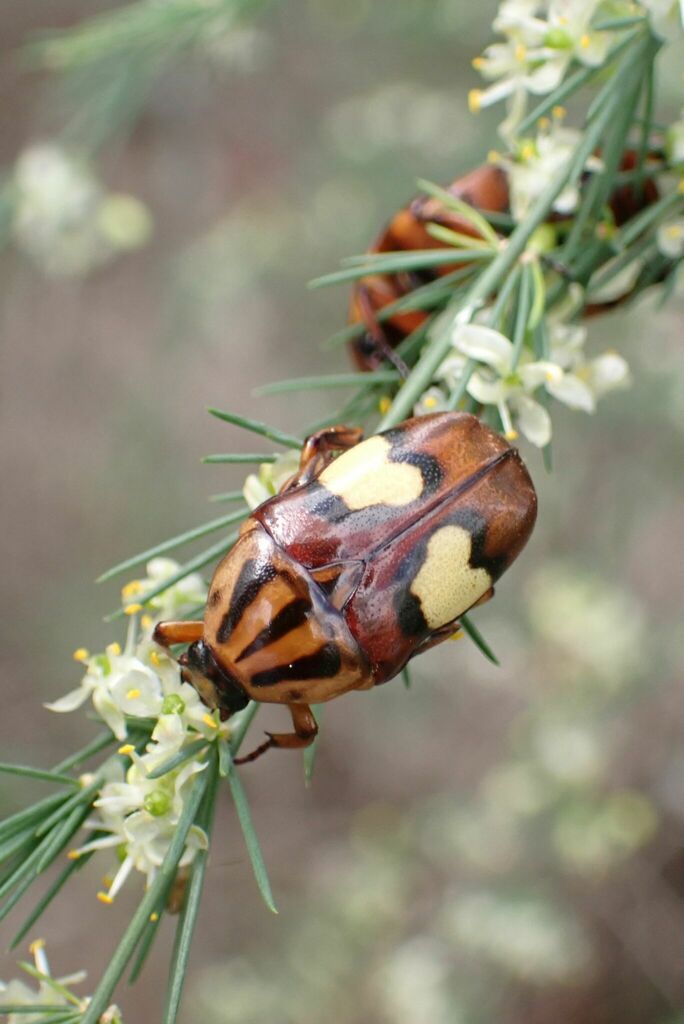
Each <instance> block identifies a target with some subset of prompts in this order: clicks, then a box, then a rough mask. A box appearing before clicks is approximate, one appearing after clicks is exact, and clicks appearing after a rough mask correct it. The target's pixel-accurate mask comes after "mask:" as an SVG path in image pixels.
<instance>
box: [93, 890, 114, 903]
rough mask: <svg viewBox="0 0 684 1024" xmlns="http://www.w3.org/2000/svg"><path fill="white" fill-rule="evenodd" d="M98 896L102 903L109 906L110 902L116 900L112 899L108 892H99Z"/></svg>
mask: <svg viewBox="0 0 684 1024" xmlns="http://www.w3.org/2000/svg"><path fill="white" fill-rule="evenodd" d="M97 898H98V900H99V901H100V903H106V904H107V906H109V904H110V903H113V902H114V900H113V899H112V897H111V896H110V895H109V893H108V892H98V894H97Z"/></svg>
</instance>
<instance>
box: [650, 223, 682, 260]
mask: <svg viewBox="0 0 684 1024" xmlns="http://www.w3.org/2000/svg"><path fill="white" fill-rule="evenodd" d="M656 243H657V245H658V250H659V251H660V252H661V253H662V254H663V256H667V258H668V259H670V260H679V259H681V258H682V256H684V217H678V218H677V219H676V220H670V221H667V223H666V224H661V225H660V226H659V227H658V232H657V234H656Z"/></svg>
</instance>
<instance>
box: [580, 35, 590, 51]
mask: <svg viewBox="0 0 684 1024" xmlns="http://www.w3.org/2000/svg"><path fill="white" fill-rule="evenodd" d="M580 46H581V47H582V49H583V50H588V49H589V47H590V46H591V36H588V35H587V33H586V32H585V33H584V35H583V36H582V37H581V39H580Z"/></svg>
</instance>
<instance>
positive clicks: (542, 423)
mask: <svg viewBox="0 0 684 1024" xmlns="http://www.w3.org/2000/svg"><path fill="white" fill-rule="evenodd" d="M453 344H454V348H456V350H457V351H459V352H461V353H463V355H466V356H468V357H469V358H470V359H475V360H477V362H479V363H482V364H484V366H483V369H482V370H475V372H474V373H473V374H472V376H471V378H470V380H469V381H468V393H469V394H470V395H472V397H473V398H474V399H475V400H476V401H477V402H481V403H482V404H483V405H494V406H496V408H497V409H498V411H499V415H500V417H501V422H502V424H503V428H504V431H505V434H506V437H507V438H508V439H509V440H514V439H515V438H516V437H517V431H516V430H515V429H514V426H513V419H515V421H516V423H517V426H518V427H519V428H520V430H521V431H522V433H523V434H524V435H525V437H526V438H527V439H528V441H531V442H532V444H534V445H537V447H539V448H543V447H544V445H546V444H548V443H549V441H550V440H551V418H550V417H549V414H548V412H547V411H546V409H545V408H544V406H543V405H541V404H540V403H539V402H537V401H536V400H535V399H534V398H532V397H531V395H532V393H533V392H535V391H536V390H537V388H539V386H540V385H542V384H547V385H548V383H549V382H551V381H556V380H560V379H561V378H562V376H563V371H562V370H561V368H560V367H559V366H556V365H555V364H554V363H550V362H543V361H539V362H531V361H525V360H526V359H527V357H526V356H525V359H522V358H521V360H520V363H519V364H518V366H517V367H515V368H514V366H513V359H514V349H513V344H512V342H511V341H510V340H509V339H508V338H506V337H505V336H504V335H503V334H500V333H499V331H495V330H493V329H492V328H491V327H483V326H481V325H479V324H462V325H459V326H458V327H457V328H456V330H455V332H454V337H453Z"/></svg>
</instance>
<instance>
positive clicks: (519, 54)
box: [515, 43, 527, 61]
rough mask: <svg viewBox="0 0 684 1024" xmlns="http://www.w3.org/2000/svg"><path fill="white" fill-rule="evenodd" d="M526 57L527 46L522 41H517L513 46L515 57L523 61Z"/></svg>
mask: <svg viewBox="0 0 684 1024" xmlns="http://www.w3.org/2000/svg"><path fill="white" fill-rule="evenodd" d="M526 57H527V48H526V47H525V46H523V44H522V43H518V45H517V46H516V48H515V59H516V60H520V61H523V60H525V58H526Z"/></svg>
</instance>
